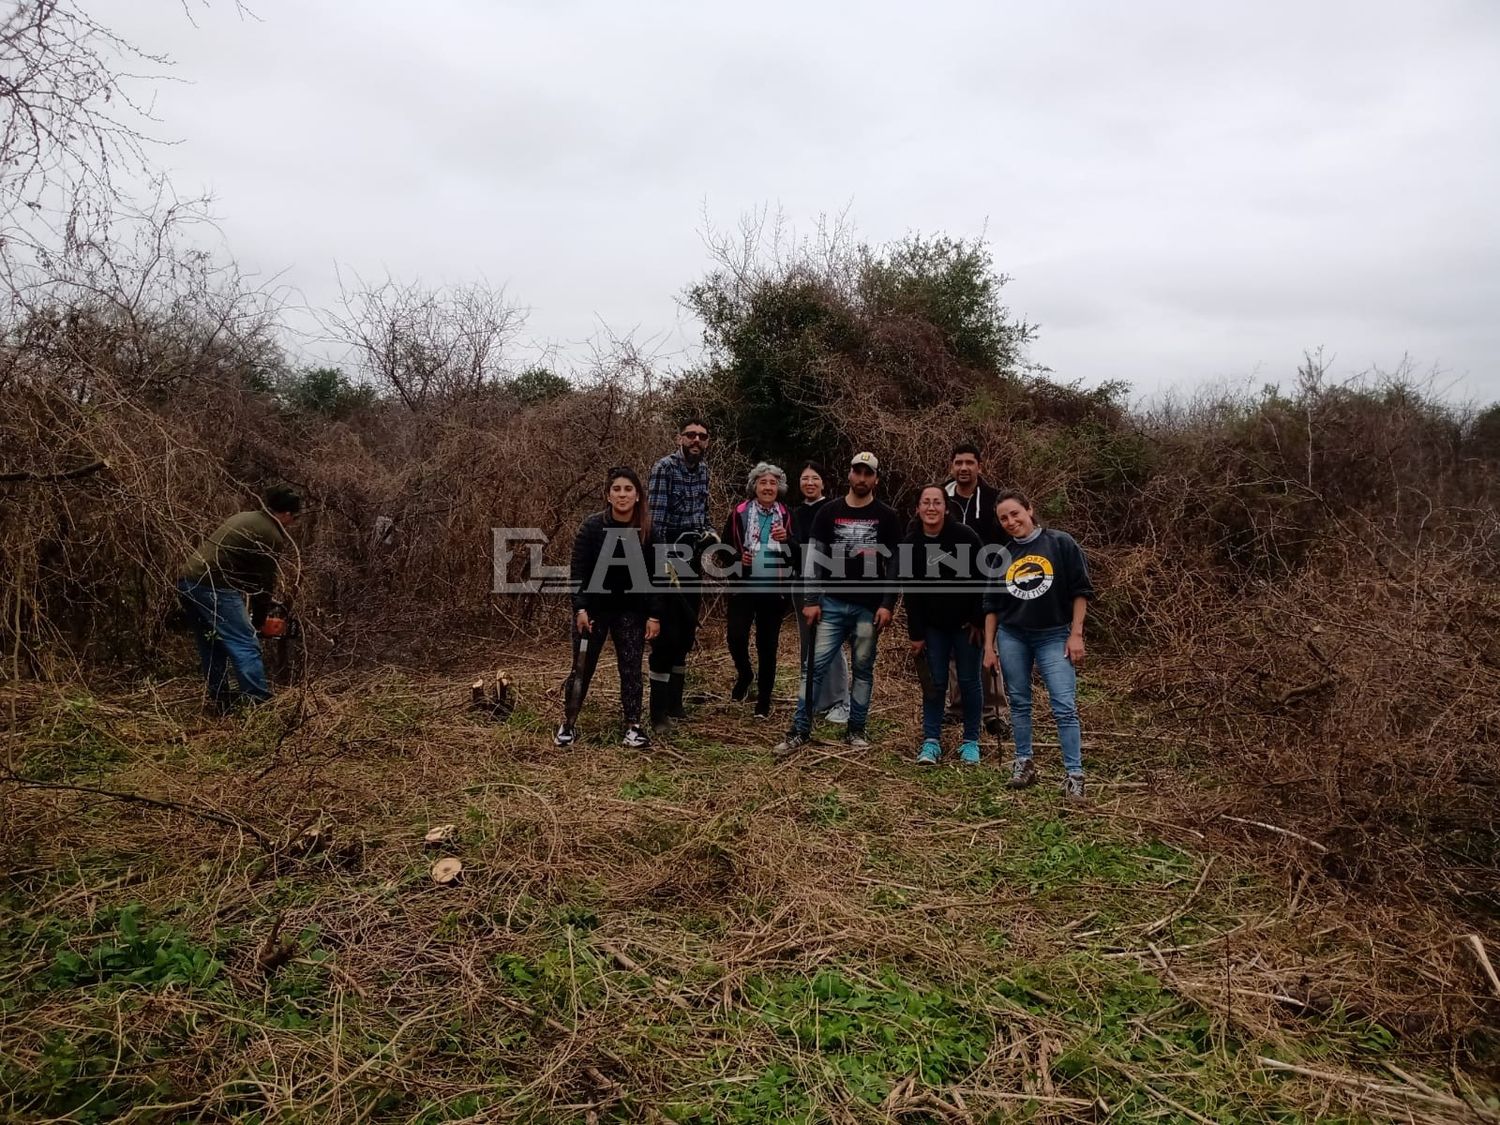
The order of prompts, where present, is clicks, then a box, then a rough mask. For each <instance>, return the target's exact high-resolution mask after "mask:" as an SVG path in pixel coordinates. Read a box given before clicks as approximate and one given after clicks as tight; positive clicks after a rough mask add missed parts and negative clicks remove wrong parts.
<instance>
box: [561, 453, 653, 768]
mask: <svg viewBox="0 0 1500 1125" xmlns="http://www.w3.org/2000/svg"><path fill="white" fill-rule="evenodd" d="M605 500H606V501H607V506H606V507H605V509H604V511H602V512H595V513H594V514H593V515H591V516H589V517H588V518H587V519H585V520H584V521H583V524H582V526H581V527H579V529H578V535H577V537H576V538H575V539H574V540H573V565H572V568H571V577H572V582H573V669H572V671H571V672H569V673H568V678H567V681H566V682H565V683H564V684H563V721H562V723H561V724H559V726H558V728H557V733H556V734H554V735H553V737H552V742H553V745H555V746H570V745H572V743H573V741H574V739H575V738H576V737H577V734H576V732H575V731H574V724H575V723H576V722H577V721H578V713H579V712H580V711H582V710H583V700H584V696H586V695H587V694H588V690H589V681H590V680H591V679H593V676H594V668H595V666H596V665H597V664H598V663H599V651H600V649H602V648H603V647H604V640H605V638H606V637H613V638H614V642H615V661H616V663H617V664H618V665H619V669H620V708H621V710H622V711H623V712H624V714H625V738H624V745H626V746H629V747H633V748H640V747H645V746H650V745H651V739H650V737H648V736H647V734H646V732H645V731H643V730H642V729H641V658H642V656H643V654H644V653H645V651H646V642H647V641H649V640H651V639H652V638H654V637H655V636H656V634H657V632H658V631H659V630H660V629H661V621H660V620H659V618H658V616H657V614H658V596H657V594H656V592H655V590H654V588H653V586H652V584H651V561H650V551H651V513H650V510H649V509H648V508H647V507H646V490H645V489H644V488H642V487H641V478H640V477H638V476H636V474H635V471H634V470H633V469H629V468H624V467H621V468H614V469H611V470H609V477H608V484H607V485H606V486H605Z"/></svg>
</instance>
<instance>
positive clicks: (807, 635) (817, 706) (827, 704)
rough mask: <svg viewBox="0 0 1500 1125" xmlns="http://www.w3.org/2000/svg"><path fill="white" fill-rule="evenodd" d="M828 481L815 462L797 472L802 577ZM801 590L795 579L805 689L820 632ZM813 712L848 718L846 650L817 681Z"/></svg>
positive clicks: (796, 544)
mask: <svg viewBox="0 0 1500 1125" xmlns="http://www.w3.org/2000/svg"><path fill="white" fill-rule="evenodd" d="M827 481H828V473H827V472H826V471H825V470H824V468H823V466H822V465H820V464H818V463H817V462H816V461H805V462H803V465H802V468H801V469H799V470H798V471H797V487H798V490H799V491H800V492H801V493H802V503H800V504H798V505H797V506H796V507H795V508H793V509H792V543H793V555H792V557H793V560H794V564H795V566H796V568H797V574H798V576H799V577H800V575H801V572H802V569H801V568H802V554H803V548H804V547H805V546H806V544H807V541H808V538H809V537H810V536H811V535H812V525H813V520H814V519H816V518H817V515H818V512H819V511H821V510H822V508H823V505H824V504H826V503H828V496H827V494H826V493H825V491H824V490H825V488H826V487H827ZM800 589H801V584H800V581H797V580H794V581H793V585H792V606H793V608H794V609H795V610H796V613H795V614H793V616H794V617H796V619H797V640H798V642H799V644H800V646H801V652H800V655H799V658H798V663H797V667H798V668H799V669H801V682H802V685H803V686H802V687H799V688H798V691H802V690H805V687H806V684H807V662H808V661H809V660H811V659H812V650H813V639H814V637H815V636H816V635H817V632H818V627H817V626H816V625H809V624H808V622H807V618H805V617H803V616H802V607H803V605H804V604H805V603H804V602H803V600H802V597H801V595H800V592H799V591H800ZM825 712H826V714H825ZM813 713H814V714H822V715H823V717H824V718H825V719H827V720H828V721H829V722H830V723H840V724H842V723H847V722H848V721H849V661H848V659H847V658H846V657H845V655H844V650H843V649H840V650H839V652H838V655H836V656H835V657H834V658H833V663H832V664H830V665H829V666H828V674H827V675H826V676H824V677H823V678H822V679H821V680H819V681H818V698H817V699H815V700H813Z"/></svg>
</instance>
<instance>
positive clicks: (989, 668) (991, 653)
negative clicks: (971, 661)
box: [984, 648, 1000, 672]
mask: <svg viewBox="0 0 1500 1125" xmlns="http://www.w3.org/2000/svg"><path fill="white" fill-rule="evenodd" d="M998 667H1000V654H999V653H998V652H996V651H995V650H994V649H992V648H987V649H985V650H984V669H985V671H986V672H993V671H994V670H995V669H996V668H998Z"/></svg>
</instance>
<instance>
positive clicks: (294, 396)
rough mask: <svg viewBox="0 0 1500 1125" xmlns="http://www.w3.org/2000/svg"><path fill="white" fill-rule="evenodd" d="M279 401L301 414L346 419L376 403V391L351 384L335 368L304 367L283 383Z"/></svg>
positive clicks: (365, 386) (346, 377)
mask: <svg viewBox="0 0 1500 1125" xmlns="http://www.w3.org/2000/svg"><path fill="white" fill-rule="evenodd" d="M279 397H280V398H281V401H282V403H283V404H284V405H285V406H286V407H287V408H288V409H290V410H294V411H297V412H298V413H301V414H321V415H322V416H323V417H325V418H347V417H348V416H349V415H350V414H353V413H354V412H356V411H358V410H362V409H364V408H365V407H368V406H370V405H371V404H372V403H373V402H374V401H375V389H374V388H373V387H370V386H368V385H366V384H355V383H353V382H351V381H350V379H349V377H348V376H347V375H345V374H344V373H343V371H342V370H340V369H339V368H337V367H305V368H303V369H302V370H301V371H298V372H296V373H295V374H293V375H291V376H288V377H287V378H286V379H285V380H284V381H283V382H282V384H281V387H280V393H279Z"/></svg>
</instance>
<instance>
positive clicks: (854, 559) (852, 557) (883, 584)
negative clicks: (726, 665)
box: [775, 452, 901, 756]
mask: <svg viewBox="0 0 1500 1125" xmlns="http://www.w3.org/2000/svg"><path fill="white" fill-rule="evenodd" d="M879 482H880V462H879V461H878V460H877V459H876V457H875V454H873V453H868V452H866V453H858V454H855V456H854V458H853V459H852V460H851V461H850V462H849V491H848V492H847V493H846V494H845V495H844V496H843V497H842V498H841V499H838V500H830V501H829V502H828V503H826V504H824V505H823V507H822V510H821V511H819V512H818V514H817V516H816V518H815V519H814V520H813V525H812V531H811V533H810V534H809V535H808V543H807V548H806V550H807V554H806V557H805V560H804V566H803V574H804V576H805V578H806V587H805V598H806V602H805V605H804V608H803V610H802V615H803V616H804V617H805V618H806V619H807V621H808V623H809V624H811V625H813V626H815V627H816V629H817V637H816V639H815V641H814V642H813V655H812V659H811V660H809V661H808V665H807V673H806V675H805V676H804V677H803V679H802V683H801V686H800V688H799V690H798V692H797V717H796V718H795V719H794V720H793V721H792V729H791V730H789V731H788V732H787V735H786V737H785V738H784V739H782V740H781V741H780V742H779V743H777V744H776V750H775V752H776V754H777V755H778V756H785V755H789V754H792V753H793V752H795V751H796V750H797V749H798V748H799V747H801V746H804V745H806V743H807V742H808V740H809V739H810V737H811V735H812V706H811V701H812V700H814V699H816V698H817V697H818V684H819V683H821V682H822V679H823V676H824V675H826V674H827V672H828V668H829V666H830V665H831V664H832V663H833V660H834V657H835V656H836V655H837V654H838V651H839V650H840V649H841V648H842V647H843V645H844V642H845V641H851V640H852V642H853V646H852V647H853V654H854V661H853V667H852V686H851V689H850V692H849V726H848V729H847V730H846V731H845V733H844V742H845V743H846V744H848V745H849V746H852V747H854V748H856V749H863V748H865V747H867V746H869V745H870V743H869V740H868V739H866V738H865V720H866V719H867V718H868V717H869V714H870V695H871V692H872V690H873V688H874V684H875V646H876V640H877V638H878V636H879V634H880V631H881V630H882V629H884V628H885V627H886V626H887V625H889V624H890V623H891V611H892V610H893V609H895V606H896V598H897V596H898V593H899V589H898V586H897V583H896V581H895V575H894V573H893V564H894V561H895V557H896V549H897V547H898V546H899V544H900V542H901V523H900V520H899V519H898V518H897V516H896V512H895V509H893V508H892V507H891V506H890V505H888V504H884V503H882V502H881V501H879V500H877V499H876V498H875V487H876V485H877V484H879Z"/></svg>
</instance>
